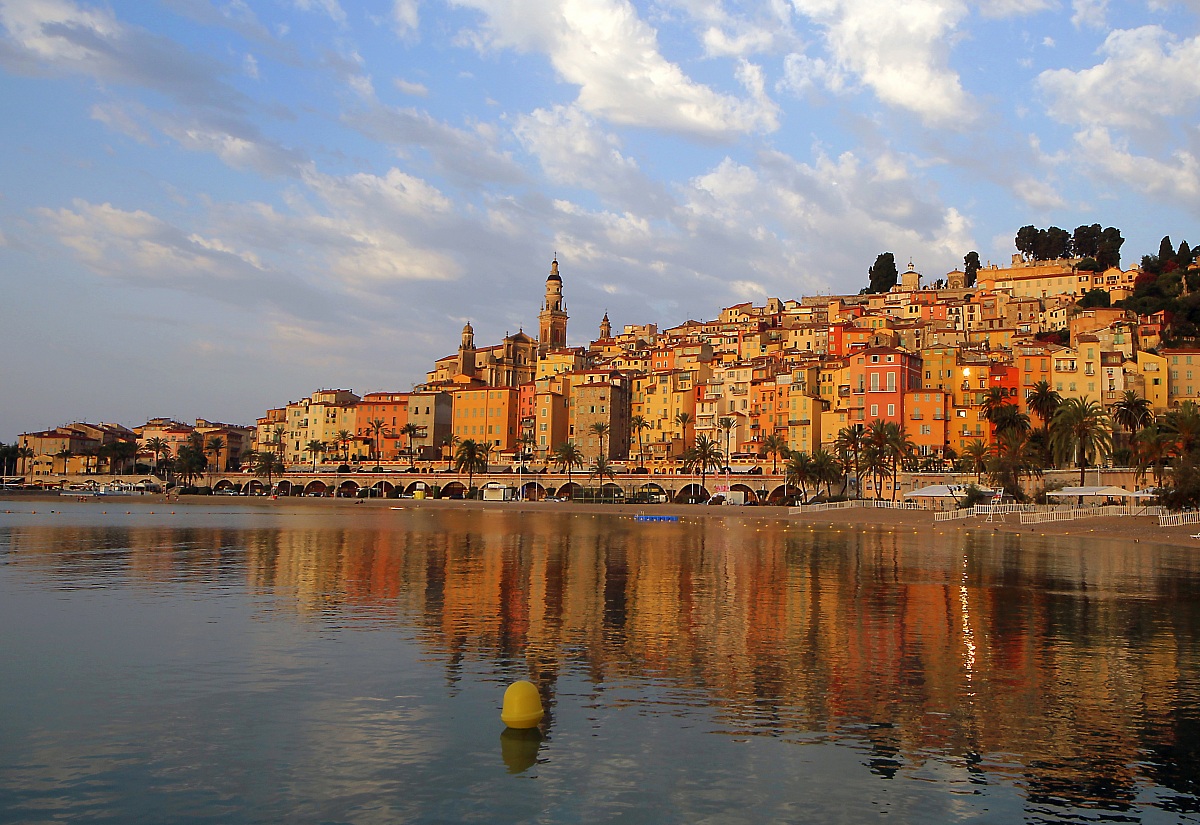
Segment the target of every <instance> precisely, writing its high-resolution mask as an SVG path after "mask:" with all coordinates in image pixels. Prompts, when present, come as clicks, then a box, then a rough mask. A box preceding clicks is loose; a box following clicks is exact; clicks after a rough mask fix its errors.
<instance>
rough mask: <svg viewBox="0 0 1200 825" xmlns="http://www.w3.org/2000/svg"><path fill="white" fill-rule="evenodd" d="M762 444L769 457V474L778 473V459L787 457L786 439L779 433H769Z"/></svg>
mask: <svg viewBox="0 0 1200 825" xmlns="http://www.w3.org/2000/svg"><path fill="white" fill-rule="evenodd" d="M762 445H763V449H765V450H766V451H767V455H768V456H770V457H771V475H778V474H779V459H780V458H787V455H788V443H787V439H786V438H784V437H783V436H781V435H780V434H779V433H771V434H769V435H768V436H766V437H765V438H764V439H763V441H762Z"/></svg>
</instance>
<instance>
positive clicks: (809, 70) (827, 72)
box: [777, 54, 846, 97]
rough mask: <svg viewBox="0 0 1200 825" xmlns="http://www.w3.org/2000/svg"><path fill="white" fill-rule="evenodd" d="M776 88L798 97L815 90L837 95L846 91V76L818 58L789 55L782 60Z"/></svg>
mask: <svg viewBox="0 0 1200 825" xmlns="http://www.w3.org/2000/svg"><path fill="white" fill-rule="evenodd" d="M777 88H779V89H780V90H781V91H788V92H791V93H792V94H794V95H796V96H798V97H803V96H804V95H806V94H807V93H808V92H809V91H810V90H813V89H817V88H823V89H826V90H828V91H830V92H833V93H835V94H838V93H840V92H842V91H845V89H846V76H845V75H844V74H842V73H841V72H840V71H838V70H837V69H836V68H835V67H833V66H831V65H829V64H828V63H826V62H825V61H824V60H823V59H821V58H819V57H817V58H812V57H809V56H807V55H804V54H789V55H788V56H787V57H785V58H784V60H783V77H782V78H780V79H779V82H778V84H777Z"/></svg>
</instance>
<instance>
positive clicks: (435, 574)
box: [0, 510, 1200, 821]
mask: <svg viewBox="0 0 1200 825" xmlns="http://www.w3.org/2000/svg"><path fill="white" fill-rule="evenodd" d="M214 521H215V522H216V523H212V524H205V523H204V520H203V519H201V518H200V517H199V516H194V517H192V518H191V519H190V520H188V521H186V522H185V523H183V524H182V525H181V524H179V523H175V522H165V521H163V520H162V519H161V518H158V519H157V520H156V518H155V517H150V516H147V515H143V516H141V517H140V518H139V517H134V518H132V519H130V520H129V522H128V523H126V524H123V525H121V526H97V525H95V524H88V523H69V524H58V525H56V524H51V525H44V524H38V523H12V524H10V525H9V526H8V527H7V529H6V530H4V531H3V532H2V533H0V537H2V538H0V552H2V553H3V562H4V564H6V565H11V566H12V567H13V569H15V570H17V571H19V572H21V573H23V574H25V575H28V576H31V577H32V578H31V579H30V580H31V581H36V582H37V583H39V586H42V585H45V586H53V587H55V588H63V589H72V588H94V587H103V586H105V585H106V583H109V582H112V581H113V580H114V579H117V578H119V579H121V580H123V581H127V582H129V583H131V584H132V585H133V586H136V587H144V588H147V589H150V590H153V589H154V588H158V587H161V586H163V585H177V584H183V585H187V586H192V587H200V588H244V589H245V591H246V592H247V593H248V594H250V595H251V596H252V597H270V598H264V599H263V601H262V602H261V603H260V604H259V605H258V607H257V608H256V609H257V610H258V611H259V612H260V614H261V615H262V616H263V617H264V618H267V619H282V618H284V616H282V615H279V614H280V611H284V612H289V613H291V615H292V616H294V617H295V618H298V619H300V620H302V621H312V622H319V623H321V624H322V625H323V626H326V627H328V628H331V629H337V630H354V629H362V630H369V629H372V628H386V627H401V628H405V629H407V630H409V631H411V632H412V633H413V634H414V636H415V639H416V640H417V643H418V644H419V646H420V651H421V655H422V657H423V659H424V660H425V661H427V662H431V663H435V664H436V666H437V667H438V668H439V669H440V671H441V674H442V676H443V678H444V681H445V684H446V685H447V686H448V688H449V689H450V690H451V692H453V691H454V690H458V689H461V687H462V683H463V680H464V678H465V675H466V674H469V672H471V671H475V670H479V669H480V668H482V669H485V670H490V671H491V672H493V673H495V674H497V676H499V677H503V678H506V679H507V678H510V677H511V678H529V679H531V680H532V681H533V682H534V683H535V684H537V685H538V686H539V689H540V690H541V692H542V695H543V699H544V700H545V701H546V703H547V720H546V722H544V723H543V728H544V729H546V730H551V731H552V729H553V714H554V709H555V704H556V692H557V690H558V686H559V682H560V679H561V678H562V676H563V673H564V671H565V670H582V672H583V673H585V674H586V679H587V681H588V682H589V683H590V684H591V685H592V686H593V690H594V691H595V701H596V702H597V703H604V704H607V705H609V706H614V707H620V706H621V705H622V703H623V702H629V703H636V705H637V707H638V711H639V713H642V714H645V715H646V716H647V718H654V717H668V718H677V719H680V720H687V719H689V718H690V715H691V714H692V712H693V710H694V709H697V708H704V709H705V710H706V711H709V712H712V713H714V714H715V717H714V718H715V722H716V727H717V731H718V732H719V733H724V734H726V735H728V736H732V737H760V736H761V737H771V738H774V739H779V740H783V741H788V742H795V743H798V744H804V743H814V742H839V743H842V744H843V745H847V746H850V747H852V748H854V749H856V751H857V753H858V754H859V758H860V761H861V764H863V765H864V766H866V768H867V769H868V770H869V771H870V773H871V774H873V775H874V776H876V777H878V778H879V779H881V780H885V781H887V780H893V779H895V778H897V777H898V776H902V775H906V776H913V777H928V778H931V779H933V780H934V781H937V782H942V783H945V784H946V785H947V787H951V788H961V789H964V790H962V791H961V792H963V793H971V791H970V790H969V789H970V788H973V787H974V788H980V787H986V786H989V785H993V784H996V783H1002V784H1004V785H1011V786H1016V787H1018V788H1020V789H1021V790H1022V792H1023V794H1024V800H1025V802H1024V804H1025V812H1024V814H1025V816H1026V817H1027V818H1028V819H1029V820H1030V821H1053V820H1055V818H1056V817H1057V816H1059V815H1061V813H1062V811H1064V810H1078V809H1084V810H1087V811H1089V814H1088V818H1090V819H1096V820H1105V821H1127V820H1128V818H1129V817H1133V818H1135V819H1136V818H1137V813H1136V812H1137V811H1138V810H1140V809H1141V807H1144V806H1146V805H1153V806H1156V807H1157V808H1158V809H1160V810H1162V811H1166V812H1171V813H1175V814H1180V815H1185V814H1195V813H1196V812H1197V811H1200V806H1197V802H1196V799H1197V794H1198V792H1200V788H1198V787H1197V783H1198V782H1200V744H1197V743H1200V701H1198V698H1200V697H1198V694H1197V675H1198V667H1197V664H1198V662H1197V653H1198V645H1197V640H1198V638H1200V637H1198V634H1197V629H1198V623H1197V622H1198V619H1200V612H1198V608H1197V605H1198V604H1200V600H1198V598H1197V597H1198V596H1200V560H1197V559H1196V558H1195V557H1194V556H1193V555H1192V554H1188V553H1186V552H1184V551H1182V550H1175V549H1171V548H1165V547H1159V546H1155V545H1150V544H1139V545H1135V546H1132V547H1130V546H1126V545H1121V544H1118V543H1115V542H1107V541H1104V540H1094V541H1090V542H1088V543H1087V544H1086V545H1085V544H1083V543H1082V542H1072V541H1068V540H1059V543H1058V546H1052V545H1051V544H1049V543H1047V542H1045V541H1037V540H1030V539H1027V538H1026V539H1019V538H1018V537H1015V536H1011V535H1002V534H997V533H992V532H983V531H980V532H976V533H969V534H963V533H960V532H955V531H946V532H945V533H944V534H943V535H942V536H940V537H935V540H933V541H930V540H929V538H928V537H927V536H926V537H923V538H919V537H918V536H916V535H914V534H913V533H911V532H906V531H900V530H896V531H888V530H886V529H866V530H853V529H848V528H842V529H834V528H829V527H824V528H816V527H813V526H783V525H775V524H771V523H767V522H765V521H764V520H761V519H752V518H744V519H728V520H725V521H717V520H711V521H703V522H698V523H681V524H670V525H666V524H664V525H658V524H641V523H636V522H633V521H632V520H628V519H619V518H614V517H598V516H591V515H580V514H572V513H569V512H561V513H535V514H530V513H515V512H506V511H492V512H483V511H455V512H449V511H420V510H416V511H406V512H403V513H396V512H388V513H382V512H371V513H356V514H354V515H353V516H351V515H336V514H335V515H325V516H322V517H321V518H319V519H318V518H315V517H312V516H297V517H293V518H290V519H275V520H269V521H268V523H265V524H264V523H263V521H264V520H263V519H258V520H257V522H256V521H254V520H253V519H251V520H249V521H248V522H247V523H233V524H229V523H224V524H223V523H220V522H221V521H222V520H221V519H214ZM5 545H7V546H5ZM281 597H282V598H281ZM533 733H534V734H536V733H537V732H536V731H535V732H533ZM541 747H543V741H542V738H541V735H540V734H537V736H536V737H535V736H533V735H530V736H524V735H520V734H518V733H517V732H512V731H506V732H505V733H504V734H502V735H501V742H500V754H501V759H502V761H503V764H504V765H505V766H506V768H507V770H509V771H510V772H514V773H519V772H522V771H526V770H528V769H529V768H531V767H532V766H534V765H535V764H536V763H537V761H538V759H539V749H540V748H541ZM956 792H958V791H956ZM1139 806H1140V807H1139Z"/></svg>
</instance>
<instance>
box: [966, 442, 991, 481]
mask: <svg viewBox="0 0 1200 825" xmlns="http://www.w3.org/2000/svg"><path fill="white" fill-rule="evenodd" d="M987 457H988V445H987V444H985V443H983V442H982V441H980V440H979V439H978V438H976V439H973V440H971V441H969V442H967V444H966V445H965V446H964V447H963V454H962V462H963V465H964V467H965V468H966V470H967V472H972V471H973V472H974V473H975V483H976V484H978V483H979V480H980V477H981V476H982V475H983V472H984V470H986V469H987Z"/></svg>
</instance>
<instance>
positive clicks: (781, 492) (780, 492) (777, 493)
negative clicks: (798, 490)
mask: <svg viewBox="0 0 1200 825" xmlns="http://www.w3.org/2000/svg"><path fill="white" fill-rule="evenodd" d="M787 489H788V488H787V485H786V484H780V485H779V486H778V487H776V488H775V489H774V490H772V491H771V492H770V493H769V494H768V495H767V504H783V502H784V501H786V500H787Z"/></svg>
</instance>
